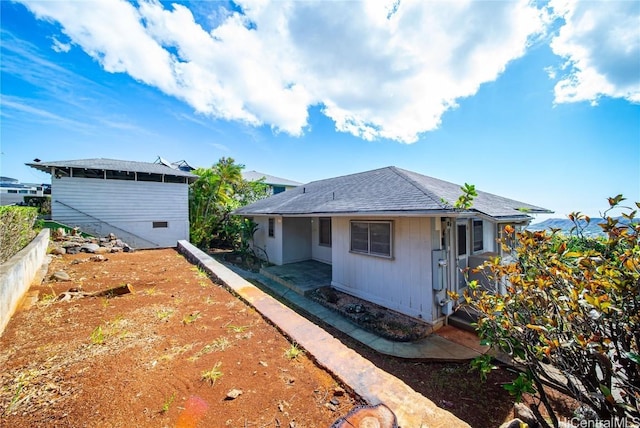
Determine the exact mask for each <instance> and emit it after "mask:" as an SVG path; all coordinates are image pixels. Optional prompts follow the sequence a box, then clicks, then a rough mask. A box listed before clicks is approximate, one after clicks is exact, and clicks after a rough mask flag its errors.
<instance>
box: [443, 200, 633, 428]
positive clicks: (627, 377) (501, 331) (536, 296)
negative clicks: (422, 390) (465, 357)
mask: <svg viewBox="0 0 640 428" xmlns="http://www.w3.org/2000/svg"><path fill="white" fill-rule="evenodd" d="M623 200H624V198H622V196H621V195H619V196H617V197H615V198H610V199H609V204H610V208H609V210H611V209H618V208H623V209H625V212H623V214H622V216H623V218H625V219H627V220H628V222H624V223H623V222H620V221H619V218H614V217H610V216H606V214H607V212H608V211H609V210H607V211H605V217H604V219H603V220H602V223H599V225H600V227H601V228H602V230H603V232H604V233H605V235H606V237H605V238H603V239H593V238H588V237H585V236H582V234H581V233H580V229H579V228H577V227H576V228H574V230H573V232H572V233H573V234H572V236H569V237H562V236H559V235H558V234H557V233H556V232H557V231H556V232H553V233H548V232H544V231H543V232H530V231H524V232H522V233H516V232H515V230H513V228H506V229H505V230H507V232H508V233H509V234H510V236H509V238H511V239H510V241H509V239H507V240H506V241H504V242H503V243H502V245H503V246H504V248H505V250H513V254H514V256H515V261H513V262H503V261H501V260H499V259H498V258H496V259H494V260H491V261H489V262H487V263H485V264H484V265H483V266H481V267H480V270H481V271H483V272H485V274H486V275H487V277H488V279H489V280H490V283H493V284H496V285H500V284H504V285H505V286H506V288H507V293H505V294H502V293H500V292H499V291H498V290H499V289H500V287H496V289H493V288H492V287H487V288H482V287H480V286H479V284H477V283H476V282H475V281H473V282H471V283H470V284H469V289H470V290H469V291H467V292H465V299H466V301H467V303H468V304H469V305H470V306H472V307H473V308H474V309H475V310H476V311H477V312H478V313H479V314H480V315H479V319H478V324H477V326H478V332H479V334H480V337H481V338H482V340H483V341H484V343H486V344H488V345H492V346H494V347H496V348H497V349H499V350H501V351H502V352H504V353H506V354H508V355H509V356H511V357H512V358H513V361H514V362H515V363H516V365H517V366H518V367H519V368H520V369H521V371H522V373H521V375H520V376H519V377H518V378H517V379H516V380H515V381H514V382H512V383H511V384H509V385H506V386H505V388H506V389H508V390H509V392H510V393H512V394H513V395H514V396H515V397H516V398H518V399H520V398H522V396H523V394H529V395H531V396H532V397H533V398H534V399H533V400H532V401H531V404H530V407H531V410H532V411H533V412H534V414H535V415H536V417H537V419H538V422H539V423H540V425H541V426H543V427H547V426H550V425H553V426H554V427H557V426H558V425H559V422H560V421H559V419H558V417H557V415H556V414H555V409H553V408H552V407H551V405H550V401H549V399H548V397H547V395H546V393H545V391H544V388H543V385H549V386H552V387H555V388H556V389H558V390H560V391H562V392H564V393H565V394H567V395H569V396H571V397H572V398H574V399H575V400H577V401H578V402H580V403H581V404H582V405H583V406H586V407H588V408H590V409H591V410H593V412H595V414H597V416H598V418H600V419H602V420H604V421H607V422H611V421H613V422H612V423H615V424H618V423H624V421H625V420H627V421H629V420H630V421H638V420H640V349H639V346H640V241H639V239H638V238H639V236H640V223H638V220H637V219H636V214H637V208H640V203H638V202H636V204H635V207H634V208H625V207H621V206H620V203H621V202H622V201H623ZM569 218H570V219H571V220H572V221H574V223H576V226H577V224H578V222H585V223H587V224H588V223H589V222H590V219H589V218H588V217H587V216H585V215H582V214H580V213H572V214H570V216H569ZM507 241H509V242H517V245H516V246H515V248H509V247H508V245H507ZM454 297H457V296H454ZM480 363H481V362H477V363H476V365H481V364H480ZM540 404H542V405H543V406H544V407H545V410H546V411H547V413H548V415H549V417H550V419H551V421H548V420H547V419H545V418H544V417H543V416H542V413H543V412H542V411H541V410H540V409H539V407H538V406H539V405H540ZM594 426H595V425H594ZM598 426H600V425H598ZM602 426H604V425H602ZM620 426H623V425H620ZM625 426H626V425H625Z"/></svg>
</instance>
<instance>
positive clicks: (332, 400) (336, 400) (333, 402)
mask: <svg viewBox="0 0 640 428" xmlns="http://www.w3.org/2000/svg"><path fill="white" fill-rule="evenodd" d="M329 403H331V404H333V405H334V406H339V405H340V400H338V399H337V398H335V397H334V398H332V399H331V400H329Z"/></svg>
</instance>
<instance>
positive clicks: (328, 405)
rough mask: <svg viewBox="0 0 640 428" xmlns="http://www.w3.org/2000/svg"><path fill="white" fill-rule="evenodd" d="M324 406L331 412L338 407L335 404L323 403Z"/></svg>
mask: <svg viewBox="0 0 640 428" xmlns="http://www.w3.org/2000/svg"><path fill="white" fill-rule="evenodd" d="M324 407H326V408H327V409H329V410H331V411H332V412H337V411H338V407H337V406H336V405H335V404H331V403H324Z"/></svg>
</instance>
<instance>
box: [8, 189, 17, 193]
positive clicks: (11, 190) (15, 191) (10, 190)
mask: <svg viewBox="0 0 640 428" xmlns="http://www.w3.org/2000/svg"><path fill="white" fill-rule="evenodd" d="M9 193H18V191H17V190H13V189H9Z"/></svg>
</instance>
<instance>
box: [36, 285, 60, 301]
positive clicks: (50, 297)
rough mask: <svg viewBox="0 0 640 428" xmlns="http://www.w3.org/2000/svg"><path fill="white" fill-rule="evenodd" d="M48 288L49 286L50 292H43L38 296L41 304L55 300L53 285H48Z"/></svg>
mask: <svg viewBox="0 0 640 428" xmlns="http://www.w3.org/2000/svg"><path fill="white" fill-rule="evenodd" d="M49 288H51V294H43V295H42V297H41V298H40V303H42V304H43V305H49V304H51V303H53V302H55V300H56V297H57V296H56V292H55V291H54V290H53V287H51V286H49Z"/></svg>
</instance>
